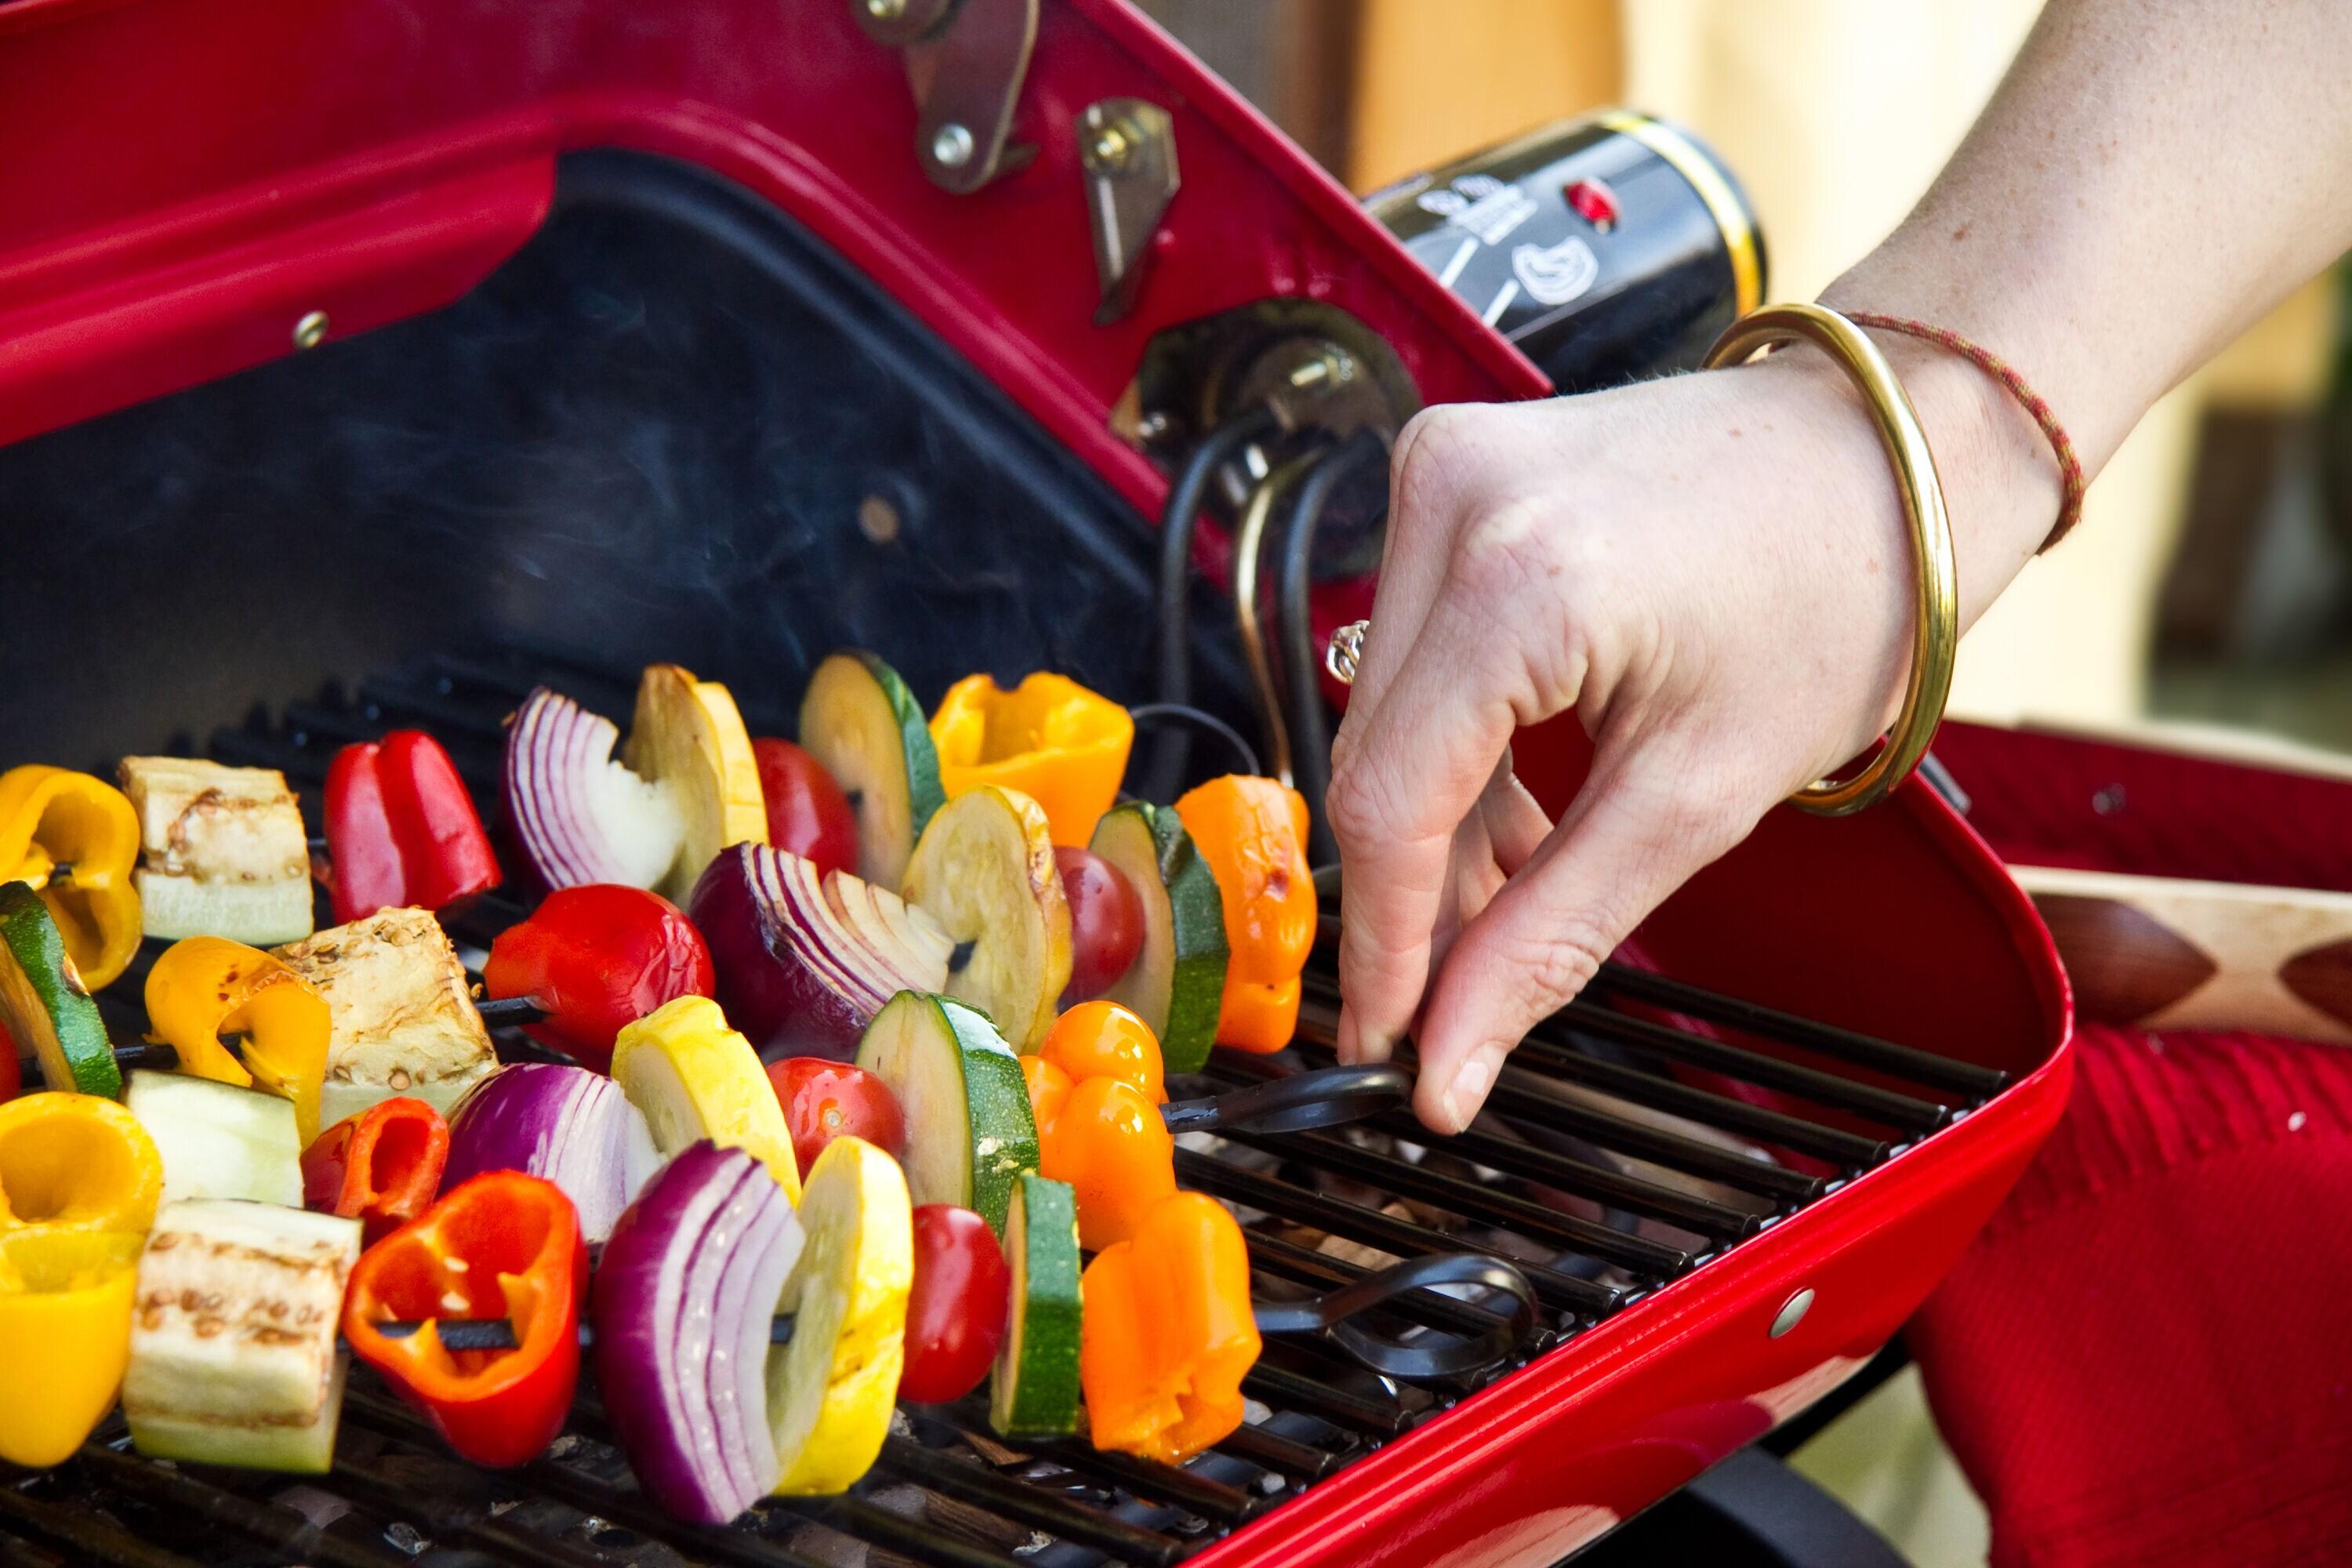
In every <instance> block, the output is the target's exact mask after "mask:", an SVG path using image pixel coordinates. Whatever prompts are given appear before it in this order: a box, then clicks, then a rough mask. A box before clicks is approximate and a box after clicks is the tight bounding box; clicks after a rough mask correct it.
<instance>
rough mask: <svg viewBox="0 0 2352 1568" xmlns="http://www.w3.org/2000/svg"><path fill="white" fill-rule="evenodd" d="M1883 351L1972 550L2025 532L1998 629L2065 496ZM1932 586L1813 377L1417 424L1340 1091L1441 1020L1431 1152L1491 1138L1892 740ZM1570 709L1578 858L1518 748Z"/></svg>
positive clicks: (1351, 921)
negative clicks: (1580, 1041)
mask: <svg viewBox="0 0 2352 1568" xmlns="http://www.w3.org/2000/svg"><path fill="white" fill-rule="evenodd" d="M1880 341H1881V342H1882V346H1883V347H1884V349H1885V352H1886V353H1887V354H1888V355H1889V357H1890V359H1892V360H1894V361H1895V363H1896V367H1897V371H1898V374H1902V375H1903V376H1904V377H1905V379H1906V384H1909V386H1910V388H1911V393H1912V395H1913V397H1914V400H1915V402H1916V403H1917V404H1918V405H1919V407H1920V413H1921V416H1922V418H1923V420H1924V421H1925V422H1926V424H1927V429H1928V432H1929V435H1930V437H1931V439H1932V440H1933V441H1934V443H1935V446H1936V450H1937V458H1938V468H1939V470H1940V471H1941V472H1942V473H1943V474H1944V475H1945V476H1946V482H1947V488H1948V490H1949V491H1950V492H1951V505H1952V510H1953V512H1954V516H1955V521H1956V524H1957V523H1958V521H1960V519H1961V517H1962V515H1963V511H1964V509H1968V508H1973V509H1975V510H1976V511H1977V512H1978V513H1979V514H1990V515H1999V516H2000V517H2002V518H2003V519H2005V520H2008V521H2009V524H2010V526H2009V530H2008V531H2009V532H2010V533H2011V534H2012V535H2013V538H2012V540H2011V542H2008V543H2006V544H2002V545H1999V546H1996V547H1992V548H1986V547H1982V546H1971V545H1969V544H1967V543H1964V545H1963V553H1962V584H1963V597H1964V605H1963V614H1964V616H1968V617H1969V618H1973V616H1974V615H1975V614H1976V613H1977V612H1978V611H1979V610H1980V609H1981V608H1982V605H1983V604H1984V602H1985V601H1986V600H1988V599H1989V598H1990V591H1991V589H1992V588H1993V587H1996V586H1997V585H1998V584H2000V583H2006V582H2007V581H2008V579H2009V577H2010V576H2011V574H2014V572H2015V570H2016V568H2017V566H2018V565H2019V564H2021V563H2022V561H2023V560H2024V559H2025V558H2026V556H2027V554H2028V553H2030V552H2031V550H2032V546H2033V544H2034V543H2035V542H2038V537H2039V536H2038V534H2037V533H2036V532H2035V531H2034V521H2033V520H2034V516H2035V512H2036V509H2037V507H2038V509H2039V517H2040V523H2041V526H2042V527H2046V526H2047V521H2048V519H2049V517H2050V516H2051V515H2052V514H2053V512H2054V510H2055V498H2056V489H2055V479H2054V474H2055V468H2054V465H2053V462H2052V460H2051V458H2049V456H2048V453H2047V450H2046V448H2042V449H2040V455H2039V458H2038V460H2037V458H2036V452H2037V448H2038V447H2039V442H2040V437H2039V435H2038V433H2037V432H2036V431H2035V430H2034V429H2033V427H2032V425H2031V424H2030V423H2026V422H2025V421H2024V419H2023V416H2021V415H2020V414H2016V413H2014V412H2013V411H2008V410H2006V409H2005V405H2002V404H2001V403H2000V402H1999V401H1997V400H1999V399H2000V394H1999V393H1998V392H1997V391H1992V390H1991V389H1990V384H1979V381H1978V379H1977V377H1976V373H1975V372H1973V371H1971V370H1969V369H1968V368H1967V367H1966V366H1965V365H1960V364H1958V362H1946V363H1938V362H1937V360H1936V359H1935V358H1934V357H1933V355H1934V351H1918V350H1915V349H1912V348H1906V347H1902V346H1898V344H1899V342H1900V340H1896V341H1887V340H1880ZM1955 367H1957V369H1956V368H1955ZM1956 463H1957V464H1965V465H1966V466H1967V476H1968V477H1966V478H1962V479H1959V482H1957V483H1956V482H1954V481H1955V478H1956V468H1955V465H1956ZM1996 472H2004V473H2006V474H2007V475H2008V476H2010V477H2009V478H2008V479H2006V480H2005V481H1994V480H1993V479H1991V476H1992V475H1993V474H1994V473H1996ZM2003 490H2006V491H2008V492H2012V493H2010V494H2007V495H2004V494H2002V493H2001V492H2002V491H2003ZM2018 520H2022V521H2021V524H2020V522H2019V521H2018ZM1971 566H1974V567H1977V568H1979V570H1978V571H1977V573H1976V574H1975V575H1976V576H1977V578H1978V582H1979V585H1980V587H1981V588H1982V589H1983V591H1981V592H1978V593H1974V594H1970V593H1969V592H1968V591H1967V590H1968V588H1969V576H1970V573H1969V567H1971ZM1996 572H1997V573H1998V579H1997V581H1993V580H1990V576H1989V574H1990V573H1996ZM1915 582H1916V571H1915V567H1914V563H1913V561H1912V545H1911V541H1910V534H1909V530H1908V527H1907V525H1906V523H1905V521H1904V520H1903V516H1902V512H1901V510H1900V500H1899V497H1898V495H1897V492H1896V490H1895V481H1894V478H1893V473H1892V469H1891V468H1890V467H1889V464H1888V461H1887V459H1886V458H1885V455H1884V453H1883V451H1882V449H1881V448H1880V447H1879V445H1878V440H1877V437H1876V436H1875V434H1874V431H1873V428H1872V426H1871V424H1870V420H1869V416H1868V415H1867V414H1866V413H1865V412H1864V409H1863V406H1862V405H1861V403H1860V401H1859V399H1858V398H1857V397H1856V396H1855V395H1853V393H1852V392H1851V391H1850V390H1848V388H1847V386H1846V383H1845V381H1844V379H1843V375H1842V374H1840V373H1839V372H1837V371H1836V370H1835V369H1833V368H1832V367H1831V365H1830V364H1829V363H1828V362H1827V360H1826V359H1824V358H1822V357H1821V356H1820V355H1818V354H1817V353H1811V351H1804V350H1795V349H1784V350H1782V351H1780V353H1776V354H1775V355H1774V356H1772V357H1771V358H1770V359H1769V360H1767V361H1766V362H1764V363H1760V364H1757V365H1753V366H1749V367H1747V368H1743V369H1740V370H1737V371H1729V372H1723V373H1716V374H1701V375H1687V376H1680V377H1675V378H1673V379H1669V380H1664V381H1658V382H1651V383H1645V384H1638V385H1633V386H1629V387H1625V388H1622V389H1621V390H1617V391H1612V392H1608V393H1602V394H1598V395H1588V396H1583V397H1576V398H1568V399H1561V400H1556V401H1552V402H1545V403H1527V404H1516V405H1456V406H1450V407H1440V408H1433V409H1430V410H1428V411H1426V412H1424V413H1423V415H1421V416H1419V417H1418V418H1416V419H1415V420H1414V421H1413V422H1412V424H1411V425H1410V426H1407V427H1406V429H1405V431H1404V434H1403V435H1402V437H1400V439H1399V440H1398V443H1397V448H1396V456H1395V461H1394V472H1393V479H1392V495H1391V511H1390V520H1389V533H1388V543H1387V550H1386V554H1385V557H1384V559H1383V561H1382V563H1381V586H1380V593H1379V596H1378V598H1377V600H1376V601H1375V603H1374V605H1373V609H1372V616H1371V629H1370V632H1369V634H1368V635H1367V637H1366V639H1365V647H1364V652H1363V658H1362V659H1361V662H1360V668H1359V670H1358V673H1357V677H1356V680H1355V683H1354V687H1353V689H1352V691H1351V693H1350V696H1349V707H1348V712H1347V717H1346V720H1345V721H1344V722H1343V723H1342V724H1341V726H1340V729H1339V736H1338V739H1337V741H1336V742H1335V745H1334V748H1333V751H1334V770H1333V777H1332V784H1331V790H1330V794H1329V795H1328V801H1327V806H1328V814H1329V820H1330V824H1331V828H1332V832H1333V835H1334V837H1336V838H1337V839H1338V842H1339V850H1340V857H1341V860H1342V863H1343V866H1344V868H1345V872H1344V876H1343V879H1342V888H1343V895H1342V896H1343V900H1344V908H1345V920H1344V921H1343V930H1344V932H1345V936H1344V939H1343V942H1342V944H1341V948H1340V958H1339V975H1340V984H1341V988H1342V991H1343V993H1344V994H1345V996H1346V1007H1345V1010H1344V1012H1343V1014H1342V1016H1341V1020H1340V1025H1339V1054H1340V1057H1341V1058H1342V1059H1344V1060H1372V1059H1379V1058H1384V1057H1386V1056H1387V1055H1388V1054H1389V1051H1390V1049H1391V1046H1392V1045H1393V1043H1394V1041H1395V1040H1396V1039H1397V1037H1399V1036H1400V1035H1402V1033H1403V1032H1404V1031H1405V1030H1406V1028H1407V1027H1408V1026H1410V1025H1412V1023H1413V1021H1414V1019H1415V1017H1416V1014H1417V1013H1418V1016H1419V1019H1420V1022H1419V1026H1418V1027H1417V1028H1416V1029H1415V1031H1414V1033H1415V1038H1416V1042H1417V1049H1418V1053H1419V1056H1420V1060H1421V1087H1420V1089H1419V1093H1418V1097H1417V1108H1418V1110H1419V1111H1420V1114H1421V1116H1422V1119H1423V1121H1426V1122H1428V1123H1429V1124H1430V1125H1431V1126H1433V1127H1434V1128H1437V1129H1438V1130H1440V1131H1455V1130H1458V1129H1460V1128H1461V1127H1463V1126H1465V1125H1466V1124H1467V1123H1468V1121H1469V1120H1470V1118H1471V1117H1472V1116H1473V1115H1474V1114H1475V1112H1476V1110H1477V1109H1478V1106H1479V1104H1480V1102H1481V1101H1482V1100H1484V1099H1485V1098H1486V1091H1487V1089H1489V1088H1490V1087H1491V1086H1492V1084H1493V1083H1494V1080H1495V1075H1496V1069H1497V1068H1499V1067H1500V1065H1501V1063H1502V1060H1503V1058H1504V1056H1505V1055H1506V1054H1507V1052H1508V1051H1509V1050H1510V1049H1511V1047H1513V1046H1514V1045H1516V1044H1517V1041H1518V1039H1519V1038H1520V1037H1521V1036H1522V1035H1524V1034H1525V1033H1526V1032H1527V1030H1528V1027H1529V1026H1532V1025H1533V1024H1535V1023H1537V1022H1538V1020H1540V1019H1542V1018H1544V1017H1545V1016H1549V1014H1551V1013H1553V1012H1555V1011H1557V1010H1558V1009H1559V1006H1560V1005H1562V1004H1564V1003H1566V1002H1567V1001H1568V1000H1569V999H1570V998H1571V997H1572V996H1574V995H1575V994H1576V993H1577V992H1578V991H1579V990H1580V989H1581V988H1582V987H1583V985H1584V984H1585V983H1586V981H1588V980H1589V979H1591V976H1592V973H1593V971H1594V969H1595V968H1596V967H1597V966H1598V965H1599V963H1601V960H1602V959H1603V958H1605V957H1607V956H1608V955H1609V953H1610V952H1611V951H1612V949H1613V948H1615V947H1616V945H1617V944H1618V943H1619V942H1621V941H1622V940H1623V939H1624V937H1625V936H1626V934H1627V933H1628V932H1629V931H1632V929H1633V926H1634V925H1635V924H1636V923H1638V922H1639V921H1641V920H1642V918H1643V916H1644V915H1646V914H1647V913H1648V912H1649V911H1650V910H1651V909H1652V908H1654V906H1655V905H1656V904H1657V903H1658V902H1659V901H1660V900H1663V899H1664V897H1665V896H1666V895H1667V894H1668V893H1670V892H1671V891H1673V889H1675V887H1676V886H1677V885H1678V884H1679V883H1681V882H1682V881H1683V879H1685V878H1686V877H1688V876H1689V875H1690V874H1691V873H1692V872H1694V871H1696V870H1697V869H1698V868H1700V867H1702V866H1704V865H1706V863H1707V862H1708V861H1710V860H1712V859H1714V858H1716V857H1717V856H1718V855H1721V854H1722V853H1723V852H1724V851H1725V850H1727V849H1728V848H1730V847H1732V846H1733V845H1734V844H1736V843H1737V842H1738V840H1739V839H1740V838H1741V837H1744V836H1745V835H1746V834H1747V833H1748V830H1749V829H1750V828H1751V827H1753V826H1755V824H1756V821H1757V819H1758V818H1759V816H1761V815H1762V814H1763V813H1764V812H1765V811H1766V810H1767V809H1769V807H1770V806H1771V805H1773V804H1774V803H1776V802H1778V801H1780V800H1782V799H1784V798H1785V797H1786V796H1788V795H1790V793H1791V792H1792V791H1794V790H1796V789H1798V788H1799V787H1801V785H1803V784H1808V783H1810V782H1811V781H1812V780H1814V779H1816V778H1820V777H1822V776H1823V775H1824V774H1827V773H1831V772H1832V771H1833V770H1834V769H1836V768H1837V767H1839V766H1840V765H1841V764H1842V763H1844V762H1845V761H1846V760H1848V759H1850V758H1852V757H1853V756H1854V754H1855V753H1857V752H1860V751H1862V750H1863V749H1864V747H1865V746H1867V745H1868V744H1869V742H1870V741H1871V740H1872V738H1873V737H1874V736H1875V735H1877V734H1878V733H1879V732H1880V731H1882V730H1883V729H1884V728H1885V725H1886V724H1887V723H1888V722H1889V721H1891V720H1892V718H1893V716H1894V713H1895V710H1896V708H1897V707H1898V706H1899V703H1900V699H1901V694H1902V689H1903V684H1904V680H1905V678H1906V673H1907V669H1908V661H1909V657H1910V639H1911V636H1912V616H1913V605H1914V596H1915V593H1916V589H1915ZM1567 710H1574V711H1575V712H1576V714H1577V716H1578V718H1579V720H1580V721H1581V722H1582V724H1583V726H1584V729H1585V731H1586V732H1587V733H1588V734H1590V735H1591V737H1592V739H1593V741H1594V742H1595V744H1596V751H1597V755H1596V760H1595V762H1594V765H1593V768H1592V772H1591V777H1590V779H1589V780H1588V782H1587V783H1586V784H1585V785H1584V787H1583V789H1582V790H1581V791H1580V793H1579V795H1577V797H1576V799H1575V801H1574V803H1573V804H1572V805H1570V809H1569V811H1568V814H1567V815H1566V816H1564V817H1563V818H1562V819H1561V820H1560V822H1559V823H1558V824H1557V825H1554V824H1553V823H1552V822H1550V821H1549V819H1548V818H1547V817H1546V816H1545V815H1544V813H1543V812H1542V810H1541V809H1540V808H1539V807H1538V805H1536V804H1535V802H1534V800H1533V799H1532V798H1531V797H1530V796H1529V795H1528V793H1527V791H1526V789H1525V788H1524V787H1523V786H1521V785H1520V784H1518V782H1517V780H1516V779H1515V778H1513V777H1512V775H1511V771H1510V765H1509V762H1510V759H1509V752H1508V750H1507V748H1508V746H1509V743H1510V739H1511V733H1512V731H1513V730H1514V729H1516V728H1517V727H1518V726H1521V725H1528V724H1534V723H1537V722H1538V721H1542V720H1545V719H1548V718H1550V717H1552V716H1553V715H1554V714H1557V713H1561V712H1564V711H1567Z"/></svg>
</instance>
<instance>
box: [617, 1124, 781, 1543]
mask: <svg viewBox="0 0 2352 1568" xmlns="http://www.w3.org/2000/svg"><path fill="white" fill-rule="evenodd" d="M802 1239H803V1238H802V1235H801V1227H800V1221H799V1219H798V1218H797V1217H796V1216H795V1215H793V1205H792V1204H791V1203H790V1202H789V1201H788V1200H787V1199H786V1198H785V1196H784V1190H783V1189H782V1187H780V1186H778V1185H777V1184H776V1182H775V1179H774V1178H773V1177H772V1176H771V1175H769V1174H768V1172H767V1170H766V1168H765V1167H764V1166H762V1165H761V1163H760V1162H759V1161H758V1160H756V1159H754V1158H753V1157H752V1156H751V1155H750V1154H747V1153H745V1152H743V1151H742V1150H740V1149H720V1148H719V1147H718V1146H716V1145H715V1144H712V1143H709V1142H699V1143H693V1144H689V1145H688V1146H687V1147H686V1148H685V1149H683V1150H680V1151H679V1152H678V1154H677V1158H676V1159H673V1160H672V1161H671V1162H670V1163H668V1164H667V1165H665V1166H664V1167H662V1170H661V1173H660V1174H658V1175H656V1177H655V1178H654V1179H653V1181H652V1182H651V1183H650V1184H647V1185H646V1190H645V1192H644V1193H643V1194H641V1195H639V1197H638V1198H637V1201H636V1202H635V1203H634V1204H632V1205H629V1208H628V1212H626V1213H625V1214H624V1215H621V1219H620V1223H619V1224H618V1225H617V1226H614V1229H613V1237H612V1239H611V1240H610V1241H608V1242H606V1243H605V1245H604V1261H603V1262H602V1263H601V1264H600V1265H599V1266H598V1268H597V1270H596V1289H595V1293H594V1300H593V1308H592V1311H593V1321H594V1324H595V1331H596V1340H595V1342H596V1351H595V1354H596V1379H597V1384H598V1386H599V1387H600V1388H602V1389H603V1390H604V1406H605V1409H606V1410H607V1412H609V1413H610V1415H611V1416H612V1419H613V1426H614V1430H615V1431H617V1432H618V1433H619V1434H620V1438H621V1447H623V1448H624V1449H625V1451H626V1452H627V1454H628V1456H629V1465H630V1468H632V1469H634V1470H635V1472H636V1476H637V1483H638V1485H640V1486H642V1487H644V1488H645V1489H646V1492H647V1493H649V1494H650V1495H651V1496H652V1497H653V1500H655V1501H656V1502H657V1503H659V1504H660V1505H661V1506H662V1508H663V1509H664V1510H667V1511H668V1512H670V1513H672V1514H675V1515H677V1517H678V1518H680V1519H687V1520H692V1521H696V1522H698V1523H701V1524H725V1523H727V1522H728V1521H730V1520H732V1519H734V1518H735V1517H736V1516H737V1515H739V1514H740V1513H741V1512H742V1511H743V1510H745V1509H747V1508H749V1507H751V1504H752V1503H754V1502H756V1501H758V1500H760V1499H761V1498H762V1497H765V1496H766V1495H767V1494H768V1492H769V1490H770V1489H772V1488H773V1487H774V1486H775V1484H776V1480H777V1478H778V1476H779V1474H780V1471H781V1467H780V1466H779V1464H778V1462H777V1458H776V1445H775V1439H774V1438H773V1436H772V1435H771V1434H770V1431H769V1427H768V1395H767V1364H768V1336H769V1322H770V1319H771V1318H772V1316H773V1315H774V1312H775V1310H776V1301H777V1300H778V1298H779V1297H781V1296H782V1293H783V1289H784V1280H785V1279H786V1277H787V1276H788V1275H790V1274H791V1272H792V1269H793V1264H794V1263H795V1262H797V1261H798V1260H799V1258H800V1254H801V1245H802Z"/></svg>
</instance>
